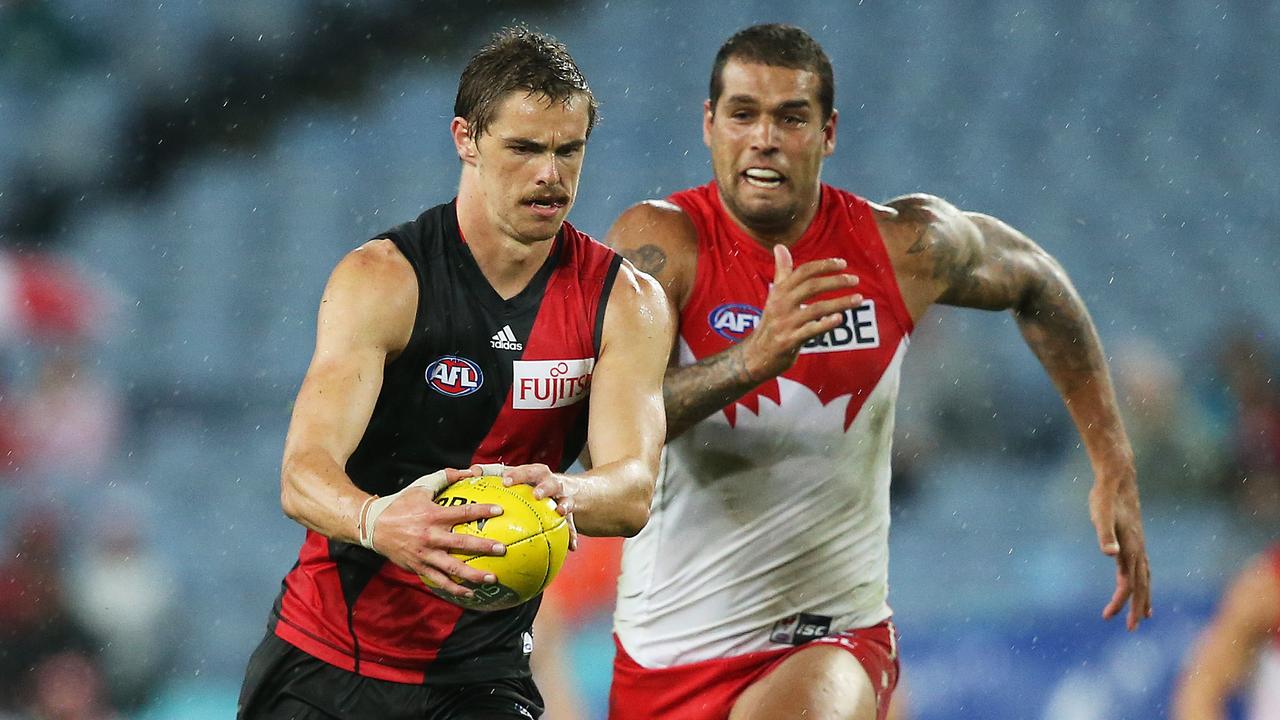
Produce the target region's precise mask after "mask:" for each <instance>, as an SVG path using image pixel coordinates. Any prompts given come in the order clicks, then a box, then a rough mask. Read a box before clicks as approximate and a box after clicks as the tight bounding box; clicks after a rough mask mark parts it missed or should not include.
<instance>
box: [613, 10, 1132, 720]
mask: <svg viewBox="0 0 1280 720" xmlns="http://www.w3.org/2000/svg"><path fill="white" fill-rule="evenodd" d="M833 88H834V83H833V81H832V68H831V63H830V61H829V60H828V59H827V57H826V55H825V53H824V52H823V50H822V48H821V47H820V46H819V45H818V44H817V43H816V42H815V41H814V40H813V39H812V38H811V37H810V36H809V35H808V34H806V33H805V32H804V31H802V30H800V29H798V28H794V27H789V26H781V25H761V26H755V27H751V28H747V29H745V30H743V31H741V32H739V33H738V34H736V35H734V36H733V37H732V38H730V39H729V40H728V42H726V43H725V45H724V46H723V47H722V48H721V50H720V52H719V54H718V55H717V57H716V61H715V65H714V67H713V69H712V73H711V88H710V99H709V100H707V102H706V104H705V106H704V113H703V136H704V139H705V142H706V144H707V146H708V147H709V148H710V150H711V164H712V169H713V171H714V176H715V177H714V181H713V182H711V183H708V184H707V185H705V186H702V187H698V188H692V189H689V190H685V191H683V192H678V193H675V194H674V195H672V196H671V197H670V198H668V199H667V200H654V201H648V202H644V203H640V204H638V205H636V206H634V207H632V208H630V209H629V210H627V211H626V212H625V213H624V214H623V215H622V216H621V217H620V218H619V219H618V220H617V222H616V223H615V224H614V226H613V228H612V230H611V231H610V233H609V235H608V238H607V241H608V242H609V244H610V245H612V246H613V247H615V248H618V249H619V251H621V252H622V253H623V254H624V255H625V256H626V257H628V258H629V259H631V260H632V262H634V263H635V264H636V266H637V267H639V268H640V269H642V270H645V271H647V272H649V273H650V274H652V275H653V276H655V277H656V278H657V279H658V280H659V281H660V282H661V283H662V285H663V287H664V288H665V289H666V292H667V295H668V298H669V299H670V300H671V301H672V304H673V305H674V306H675V307H676V308H677V310H678V312H679V315H680V327H679V333H678V337H677V341H676V345H675V348H674V350H673V353H672V366H671V367H670V368H669V369H668V371H667V376H666V380H665V386H664V398H665V401H666V412H667V423H668V434H667V438H668V446H667V450H666V455H665V457H664V463H663V469H662V474H661V476H660V477H659V480H658V487H657V489H656V491H655V496H654V503H653V509H652V515H651V521H650V523H649V524H648V525H647V526H646V528H645V529H644V530H643V531H642V532H641V533H640V534H639V535H637V536H636V537H635V538H632V539H630V540H628V541H627V543H626V546H625V551H624V557H623V568H622V576H621V579H620V581H619V593H618V595H619V597H618V609H617V612H616V615H615V633H616V640H617V646H618V653H617V659H616V662H615V668H614V680H613V689H612V697H611V703H610V714H611V717H612V718H613V720H631V719H633V718H636V719H639V718H655V717H663V718H668V717H669V718H680V719H681V720H720V719H723V718H730V719H731V720H757V719H760V720H763V719H765V718H768V719H770V720H774V719H776V718H795V717H805V718H806V719H807V720H826V719H834V718H841V719H857V720H872V718H884V717H885V714H886V713H887V712H888V710H887V709H888V705H889V700H890V696H891V694H892V692H893V688H894V686H895V685H896V682H897V674H898V660H897V645H896V642H897V638H896V633H895V631H894V629H893V626H892V624H891V623H890V617H891V610H890V608H889V605H888V603H887V593H888V584H887V574H888V570H887V568H888V528H889V500H888V483H889V455H890V452H889V449H890V444H891V442H892V428H893V418H894V409H895V400H896V397H897V388H898V381H899V371H900V368H901V362H902V357H903V354H904V352H905V350H906V346H907V343H908V339H909V337H910V333H911V331H912V329H913V328H914V326H915V324H916V323H918V322H919V320H920V318H921V317H922V316H923V315H924V313H925V312H926V311H927V310H928V308H929V307H930V306H931V305H933V304H935V303H941V304H946V305H955V306H962V307H972V308H979V309H984V310H1008V311H1011V312H1012V313H1013V315H1014V318H1015V319H1016V321H1017V323H1018V326H1019V328H1020V329H1021V331H1022V334H1023V337H1024V338H1025V340H1026V342H1027V344H1028V346H1029V347H1030V348H1031V350H1032V351H1033V352H1034V353H1035V354H1036V356H1037V357H1038V358H1039V360H1040V362H1041V363H1042V364H1043V366H1044V368H1045V370H1046V371H1047V373H1048V374H1049V376H1050V377H1051V378H1052V380H1053V382H1054V383H1055V385H1056V386H1057V388H1058V390H1059V392H1060V393H1061V395H1062V398H1063V400H1064V401H1065V402H1066V404H1067V407H1068V409H1069V410H1070V413H1071V416H1072V419H1073V421H1074V422H1075V425H1076V427H1077V428H1078V430H1079V432H1080V435H1081V437H1082V439H1083V441H1084V445H1085V449H1086V450H1087V452H1088V455H1089V459H1090V461H1091V463H1092V467H1093V470H1094V473H1095V482H1094V485H1093V489H1092V491H1091V493H1090V496H1089V512H1090V517H1091V519H1092V521H1093V523H1094V526H1095V528H1096V530H1097V538H1098V543H1099V546H1100V549H1101V551H1102V552H1103V553H1104V554H1106V555H1108V556H1110V557H1112V558H1114V561H1115V563H1116V585H1115V592H1114V595H1113V596H1112V597H1111V600H1110V602H1108V603H1107V604H1106V607H1105V609H1104V610H1103V613H1102V614H1103V616H1104V617H1106V618H1111V617H1113V616H1115V615H1117V614H1119V613H1120V612H1121V611H1122V610H1123V609H1124V607H1125V605H1126V603H1127V604H1128V606H1129V611H1128V620H1127V624H1128V627H1129V628H1130V629H1131V630H1132V629H1136V628H1137V627H1138V624H1139V623H1140V622H1141V621H1142V620H1143V619H1144V618H1147V617H1149V616H1150V613H1151V599H1150V574H1149V570H1148V563H1147V557H1146V550H1145V547H1144V539H1143V530H1142V520H1141V516H1140V511H1139V503H1138V488H1137V482H1136V478H1135V473H1134V464H1133V453H1132V450H1131V448H1130V445H1129V441H1128V438H1127V436H1126V434H1125V430H1124V427H1123V425H1122V424H1121V420H1120V416H1119V413H1118V411H1117V407H1116V400H1115V395H1114V391H1113V390H1112V385H1111V379H1110V377H1109V372H1108V369H1107V364H1106V360H1105V356H1104V355H1103V352H1102V347H1101V345H1100V342H1099V339H1098V335H1097V332H1096V331H1095V329H1094V326H1093V323H1092V321H1091V320H1090V318H1089V314H1088V312H1087V311H1086V309H1085V306H1084V303H1083V302H1082V301H1081V299H1080V296H1079V295H1078V294H1077V292H1076V291H1075V289H1074V288H1073V287H1072V284H1071V282H1070V280H1069V279H1068V278H1067V275H1066V273H1065V272H1064V271H1063V269H1062V267H1061V265H1059V264H1058V263H1057V262H1056V261H1055V260H1054V259H1053V258H1052V257H1050V256H1049V255H1048V254H1047V253H1046V252H1045V251H1044V250H1042V249H1041V248H1040V247H1039V246H1037V245H1036V244H1035V243H1034V242H1032V241H1031V240H1030V239H1029V238H1027V237H1026V236H1025V235H1023V234H1022V233H1020V232H1018V231H1017V230H1015V229H1014V228H1012V227H1010V226H1009V225H1007V224H1005V223H1003V222H1001V221H1000V220H998V219H996V218H994V217H990V216H988V215H983V214H980V213H975V212H965V211H962V210H960V209H959V208H956V207H955V206H953V205H951V204H950V203H948V202H947V201H945V200H943V199H941V198H938V197H934V196H931V195H910V196H906V197H901V198H898V199H895V200H891V201H889V202H887V203H885V204H883V205H880V204H875V203H870V202H867V201H865V200H863V199H861V198H859V197H857V196H856V195H854V194H852V193H849V192H846V191H843V190H840V189H837V188H834V187H831V186H829V185H825V184H823V183H822V182H821V180H820V174H821V170H822V164H823V161H824V159H825V158H827V157H828V156H829V155H831V153H832V152H833V151H834V149H835V145H836V126H837V119H838V114H837V113H836V111H835V110H834V89H833Z"/></svg>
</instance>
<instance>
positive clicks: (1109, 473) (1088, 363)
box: [880, 195, 1150, 629]
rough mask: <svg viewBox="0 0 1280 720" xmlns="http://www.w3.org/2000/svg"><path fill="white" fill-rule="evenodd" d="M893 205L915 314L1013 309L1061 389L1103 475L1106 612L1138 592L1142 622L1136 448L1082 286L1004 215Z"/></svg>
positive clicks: (927, 200) (1099, 482)
mask: <svg viewBox="0 0 1280 720" xmlns="http://www.w3.org/2000/svg"><path fill="white" fill-rule="evenodd" d="M888 206H889V208H891V211H889V212H888V213H885V214H883V215H882V216H881V218H880V227H881V232H882V235H883V236H884V238H885V241H886V245H887V246H888V247H889V250H890V253H891V255H892V257H893V262H894V270H895V271H896V273H897V275H898V280H899V285H900V286H901V288H902V291H903V296H904V299H905V300H906V302H907V305H908V308H909V309H910V311H911V313H912V315H913V316H914V317H916V318H918V317H919V316H920V315H922V314H923V312H924V311H925V310H926V309H927V308H928V306H929V305H930V304H932V303H935V302H937V303H943V304H946V305H956V306H960V307H970V308H979V309H983V310H1010V311H1012V312H1013V314H1014V317H1015V319H1016V320H1017V323H1018V327H1019V329H1020V330H1021V332H1022V336H1023V338H1024V339H1025V340H1026V343H1027V345H1028V347H1030V348H1031V351H1032V352H1033V353H1035V355H1036V357H1037V358H1038V359H1039V360H1040V363H1041V364H1042V365H1043V366H1044V368H1045V370H1046V372H1047V373H1048V374H1049V377H1050V378H1051V379H1052V380H1053V383H1054V385H1055V386H1056V387H1057V389H1058V392H1059V393H1060V394H1061V395H1062V398H1063V401H1064V402H1065V403H1066V406H1067V409H1068V411H1069V412H1070V414H1071V418H1072V420H1073V422H1074V423H1075V426H1076V428H1077V430H1078V431H1079V433H1080V436H1081V438H1082V439H1083V441H1084V445H1085V449H1086V452H1087V453H1088V455H1089V460H1090V463H1091V465H1092V467H1093V470H1094V475H1095V478H1096V480H1095V483H1094V487H1093V490H1092V492H1091V493H1090V515H1091V518H1092V520H1093V523H1094V525H1095V528H1096V529H1097V531H1098V540H1099V544H1100V546H1101V548H1102V550H1103V552H1105V553H1106V554H1108V555H1113V556H1116V561H1117V564H1118V578H1117V588H1116V593H1115V595H1114V596H1113V597H1112V600H1111V602H1110V603H1109V604H1108V605H1107V607H1106V609H1105V610H1104V611H1103V614H1104V616H1105V617H1108V618H1109V617H1112V616H1114V615H1115V614H1117V613H1118V612H1119V611H1120V610H1121V609H1123V606H1124V604H1125V601H1126V600H1127V599H1128V598H1129V596H1130V594H1131V593H1132V595H1133V602H1132V604H1131V606H1130V612H1129V618H1128V625H1129V627H1130V629H1134V628H1136V627H1137V625H1138V623H1139V622H1140V621H1141V620H1142V619H1143V618H1145V617H1147V616H1148V615H1149V613H1150V597H1149V582H1150V580H1149V570H1148V567H1147V559H1146V551H1145V542H1144V538H1143V534H1142V520H1141V516H1140V511H1139V506H1138V489H1137V481H1136V477H1135V473H1134V466H1133V451H1132V449H1131V447H1130V445H1129V439H1128V436H1127V435H1126V433H1125V430H1124V425H1123V423H1122V422H1121V420H1120V412H1119V408H1118V406H1117V403H1116V398H1115V391H1114V390H1113V389H1112V385H1111V378H1110V374H1109V372H1108V369H1107V363H1106V360H1105V358H1104V355H1103V352H1102V343H1101V341H1100V340H1099V339H1098V333H1097V331H1096V330H1095V329H1094V326H1093V321H1092V320H1091V319H1090V317H1089V312H1088V310H1087V309H1086V308H1085V305H1084V302H1083V301H1082V300H1081V299H1080V295H1079V294H1078V293H1077V292H1076V290H1075V287H1073V286H1072V284H1071V281H1070V279H1069V278H1068V277H1067V274H1066V272H1065V271H1064V270H1063V269H1062V266H1061V265H1059V264H1058V262H1057V261H1056V260H1054V259H1053V257H1051V256H1050V255H1049V254H1048V253H1046V252H1045V251H1044V250H1042V249H1041V248H1040V247H1039V246H1037V245H1036V244H1035V243H1034V242H1032V241H1031V240H1030V239H1029V238H1027V236H1025V235H1023V234H1022V233H1020V232H1018V231H1017V230H1015V229H1013V228H1012V227H1009V226H1008V225H1006V224H1005V223H1003V222H1001V221H1000V220H997V219H995V218H993V217H990V216H987V215H982V214H979V213H965V212H961V211H960V210H958V209H956V208H955V207H953V206H952V205H950V204H949V203H947V202H945V201H943V200H941V199H939V198H936V197H932V196H928V195H910V196H907V197H903V198H898V199H896V200H893V201H891V202H890V203H888ZM893 211H896V215H895V214H894V213H893Z"/></svg>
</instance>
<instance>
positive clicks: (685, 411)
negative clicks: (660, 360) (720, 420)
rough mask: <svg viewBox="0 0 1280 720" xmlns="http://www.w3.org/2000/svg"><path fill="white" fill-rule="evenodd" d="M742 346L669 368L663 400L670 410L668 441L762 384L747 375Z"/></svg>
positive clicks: (668, 411)
mask: <svg viewBox="0 0 1280 720" xmlns="http://www.w3.org/2000/svg"><path fill="white" fill-rule="evenodd" d="M741 348H742V346H741V345H734V346H733V347H731V348H729V349H727V350H725V351H724V352H721V353H717V354H715V355H712V356H711V357H708V358H704V359H702V360H701V361H699V362H697V363H694V364H693V365H687V366H685V367H672V368H667V376H666V380H665V381H664V382H663V383H662V399H663V401H664V402H665V403H666V406H667V440H672V439H673V438H675V437H677V436H678V435H680V434H681V433H683V432H684V431H685V430H688V429H689V428H690V427H693V426H694V425H695V424H697V423H698V422H700V421H702V420H703V419H705V418H707V417H710V416H711V415H713V414H714V413H716V412H718V411H719V410H720V409H722V408H724V407H725V406H726V405H728V404H729V403H732V402H733V401H734V400H737V399H738V398H740V397H742V396H743V395H745V394H746V393H747V392H749V391H750V390H751V389H752V388H754V387H755V386H756V385H758V384H759V382H758V381H756V380H754V379H752V377H751V374H750V373H749V372H747V365H746V362H745V361H744V360H743V357H742V351H741Z"/></svg>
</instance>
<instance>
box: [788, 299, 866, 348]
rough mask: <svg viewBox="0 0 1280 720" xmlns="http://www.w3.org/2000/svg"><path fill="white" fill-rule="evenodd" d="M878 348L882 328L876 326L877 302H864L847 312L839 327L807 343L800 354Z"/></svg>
mask: <svg viewBox="0 0 1280 720" xmlns="http://www.w3.org/2000/svg"><path fill="white" fill-rule="evenodd" d="M878 347H880V326H879V325H877V324H876V301H875V300H864V301H863V303H862V304H861V305H859V306H858V307H856V308H850V309H848V310H845V311H844V319H843V320H841V321H840V324H839V325H837V326H835V327H834V328H832V329H830V330H828V331H826V332H825V333H823V334H821V335H819V336H818V337H816V338H813V339H811V340H810V341H809V342H806V343H805V344H804V347H802V348H800V354H801V355H808V354H811V353H829V352H844V351H846V350H870V349H871V348H878Z"/></svg>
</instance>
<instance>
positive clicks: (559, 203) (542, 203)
mask: <svg viewBox="0 0 1280 720" xmlns="http://www.w3.org/2000/svg"><path fill="white" fill-rule="evenodd" d="M564 202H565V201H564V200H558V199H557V200H551V199H546V200H530V201H529V204H530V205H532V206H533V207H536V208H538V209H539V210H550V209H552V208H559V207H564Z"/></svg>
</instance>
